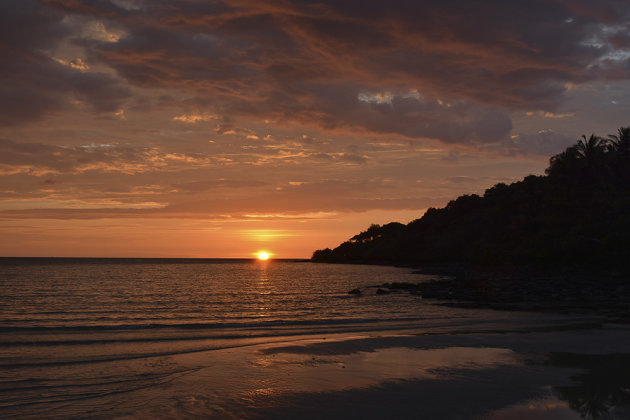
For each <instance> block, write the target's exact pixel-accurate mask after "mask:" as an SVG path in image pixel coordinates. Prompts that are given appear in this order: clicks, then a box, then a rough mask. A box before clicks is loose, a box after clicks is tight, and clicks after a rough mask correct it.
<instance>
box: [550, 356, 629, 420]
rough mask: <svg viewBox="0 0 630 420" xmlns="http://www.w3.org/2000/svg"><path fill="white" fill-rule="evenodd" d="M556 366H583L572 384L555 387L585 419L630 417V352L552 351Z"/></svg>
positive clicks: (557, 393) (560, 395)
mask: <svg viewBox="0 0 630 420" xmlns="http://www.w3.org/2000/svg"><path fill="white" fill-rule="evenodd" d="M550 362H551V365H552V366H555V367H569V368H577V369H580V370H581V372H580V373H577V374H575V375H572V376H571V379H572V381H573V383H572V384H570V385H564V386H555V387H554V388H553V390H554V392H555V394H556V395H557V396H558V398H559V399H561V400H563V401H567V402H568V403H569V406H570V407H571V408H572V409H573V410H575V411H577V412H578V413H580V415H581V416H582V417H583V418H585V419H603V418H609V416H611V415H613V417H612V418H630V355H629V354H609V355H590V354H573V353H552V354H551V355H550Z"/></svg>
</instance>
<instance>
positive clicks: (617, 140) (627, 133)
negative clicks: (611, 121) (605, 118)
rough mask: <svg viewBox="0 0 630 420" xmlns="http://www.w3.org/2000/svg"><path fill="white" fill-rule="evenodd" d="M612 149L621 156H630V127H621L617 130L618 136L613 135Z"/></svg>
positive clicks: (611, 138)
mask: <svg viewBox="0 0 630 420" xmlns="http://www.w3.org/2000/svg"><path fill="white" fill-rule="evenodd" d="M608 137H609V138H610V149H611V151H614V152H617V153H618V154H619V155H620V156H623V157H628V156H630V127H621V128H619V129H618V130H617V134H611V135H609V136H608Z"/></svg>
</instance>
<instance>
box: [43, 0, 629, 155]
mask: <svg viewBox="0 0 630 420" xmlns="http://www.w3.org/2000/svg"><path fill="white" fill-rule="evenodd" d="M45 3H46V4H47V5H49V6H50V8H49V9H47V10H48V13H50V14H52V15H54V12H52V11H51V10H53V9H56V10H59V11H61V12H63V13H70V14H78V15H80V16H82V19H84V20H89V21H94V22H105V24H106V26H108V27H109V26H111V27H116V28H120V33H121V35H120V38H119V39H118V40H117V42H109V41H102V40H95V39H93V38H92V39H82V40H81V42H82V44H81V45H84V46H85V48H86V51H87V52H88V53H89V60H90V61H92V62H94V63H100V64H101V65H105V66H108V67H110V68H112V69H114V70H115V71H116V73H117V74H118V75H120V76H121V77H122V78H124V79H125V80H126V81H128V82H129V83H131V84H132V85H134V86H141V87H150V88H161V89H172V88H176V89H183V90H184V91H187V92H188V93H189V94H190V95H192V97H194V98H195V99H194V100H195V101H196V102H197V103H199V104H203V103H206V104H209V105H208V106H209V109H207V112H208V113H210V114H213V113H215V112H216V111H217V110H220V112H221V114H222V115H226V116H227V117H230V118H238V117H248V118H249V117H256V118H259V119H261V120H263V119H265V120H272V121H276V122H278V123H282V122H286V123H294V122H297V123H299V124H302V125H304V126H308V125H315V126H317V127H318V128H323V129H325V130H330V131H334V130H338V131H343V130H346V131H350V130H353V131H355V132H360V133H367V134H370V133H374V134H379V133H380V134H393V135H397V136H402V137H407V138H412V139H415V138H433V139H439V140H442V141H444V142H447V143H467V144H475V143H477V144H486V143H493V142H500V141H505V140H507V139H508V134H509V132H510V130H511V127H512V126H511V121H510V118H509V116H508V115H509V113H510V112H511V111H514V110H525V111H530V112H539V111H540V112H548V113H550V114H549V115H556V114H553V113H554V112H556V109H557V108H558V106H559V105H560V104H562V103H563V101H564V99H565V92H566V90H567V86H568V84H569V83H572V84H581V83H588V82H590V81H594V80H605V79H608V78H617V79H619V78H621V79H627V78H628V77H630V75H629V74H628V72H627V68H626V67H624V66H626V65H627V60H626V61H624V60H623V59H621V58H619V57H623V53H624V51H626V52H627V51H628V46H627V42H626V39H625V37H624V35H623V31H621V30H613V29H614V28H620V27H621V28H623V27H626V26H627V25H628V23H629V22H630V7H628V5H627V3H625V2H622V1H618V0H606V1H601V2H597V3H594V2H585V1H581V0H579V1H578V0H555V1H554V0H551V1H548V0H534V1H530V2H526V3H524V2H505V1H500V0H491V1H486V2H481V3H480V2H469V1H464V0H443V1H436V0H428V1H423V2H412V1H403V0H397V1H393V2H382V1H376V0H368V1H363V0H362V1H359V0H343V1H332V0H329V1H322V2H316V3H313V2H310V1H297V0H294V1H286V2H280V3H278V2H277V1H271V0H260V1H256V2H254V1H253V0H224V1H213V2H205V1H203V2H202V1H186V2H171V1H160V2H145V1H135V2H132V1H125V2H122V1H118V2H116V3H112V2H106V1H99V2H91V3H88V4H86V3H85V2H79V1H76V0H47V1H46V2H45ZM57 26H58V25H57ZM57 26H55V25H52V27H54V28H57ZM615 57H616V58H615ZM624 69H626V70H624ZM111 83H115V80H112V81H111ZM108 91H109V90H108ZM410 92H416V96H413V95H410V94H409V93H410ZM102 93H103V94H104V93H105V92H102ZM122 93H123V92H120V93H119V94H118V96H117V98H118V99H122V97H123V96H124V95H123V94H122ZM366 95H368V96H367V97H370V96H369V95H373V96H372V97H374V98H378V97H379V95H381V96H380V97H381V98H382V99H383V100H382V101H372V102H370V101H366V100H364V99H365V98H366ZM95 96H99V95H93V96H91V97H89V100H91V101H92V102H96V98H95ZM114 99H115V98H110V100H109V102H113V101H114ZM449 104H450V106H449ZM98 105H99V103H98V102H96V106H95V109H96V110H97V111H98V109H99V108H98ZM202 111H203V110H202ZM204 112H206V111H204ZM228 130H229V129H225V130H224V131H228Z"/></svg>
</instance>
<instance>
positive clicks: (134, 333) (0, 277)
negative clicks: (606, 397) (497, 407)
mask: <svg viewBox="0 0 630 420" xmlns="http://www.w3.org/2000/svg"><path fill="white" fill-rule="evenodd" d="M434 278H435V277H434V276H429V275H420V274H414V273H413V270H412V269H409V268H397V267H386V266H365V265H329V264H313V263H310V262H308V261H299V260H271V261H254V260H186V259H179V260H173V259H71V258H51V259H47V258H22V259H20V258H14V259H11V258H5V259H2V260H0V290H1V291H2V294H1V297H0V417H16V418H38V417H42V416H43V417H51V418H52V417H58V418H68V417H76V418H83V417H84V418H95V417H96V418H98V417H102V418H110V417H118V416H123V417H124V416H131V417H132V418H135V417H145V418H146V417H156V416H157V417H165V418H186V417H194V418H196V417H220V418H248V417H252V418H254V417H257V416H258V415H254V414H256V413H258V414H260V413H259V412H258V411H257V410H258V408H259V406H260V404H261V402H260V401H257V400H256V401H257V402H256V401H254V400H252V399H251V398H253V397H252V396H251V393H252V392H254V391H252V389H253V388H252V387H254V388H255V390H258V391H260V389H264V390H266V391H264V392H270V393H275V394H273V395H276V394H278V393H282V392H285V393H286V392H297V391H296V390H297V389H299V388H300V387H302V388H304V386H303V385H304V381H307V382H308V381H312V380H314V379H313V378H319V379H317V380H316V381H315V382H317V381H319V382H317V384H316V385H312V386H310V385H309V386H308V387H305V388H304V389H302V390H301V391H300V392H314V390H317V392H321V391H325V390H334V389H336V387H337V385H338V384H339V383H343V384H346V382H347V378H346V380H341V379H339V378H337V377H336V376H335V375H336V373H334V372H336V371H334V372H329V373H328V374H326V375H323V374H322V373H318V375H319V376H317V375H315V376H313V377H309V376H308V375H306V377H305V376H304V374H305V371H304V369H308V367H305V366H308V363H307V364H306V365H305V364H304V363H306V362H309V363H310V362H311V361H315V360H316V357H315V356H310V353H309V357H307V358H304V355H302V356H300V357H302V359H299V360H294V359H292V358H295V357H297V356H295V354H299V352H297V353H295V352H293V353H292V354H294V356H290V357H289V356H287V358H286V359H285V360H284V362H283V363H284V364H278V363H277V361H278V359H275V358H276V357H277V354H278V352H275V351H272V350H269V349H270V348H274V346H286V345H287V343H291V345H294V346H295V345H307V344H314V343H319V342H322V341H324V340H327V342H328V343H333V342H344V343H349V342H353V343H354V342H355V341H356V340H357V339H365V338H366V337H371V338H372V339H376V338H378V339H381V340H382V339H383V337H398V338H400V337H405V336H416V337H417V336H418V335H425V336H428V335H442V336H449V337H453V336H455V335H457V334H462V333H465V332H468V333H470V332H474V331H480V330H483V331H488V330H494V331H511V330H514V329H518V328H520V327H523V326H527V328H530V327H531V326H532V325H533V326H540V325H542V324H544V325H546V326H548V325H550V324H553V325H556V326H559V325H560V326H563V325H571V324H572V323H574V322H578V321H579V322H582V321H583V320H577V321H576V320H575V319H574V318H572V317H562V316H557V317H553V316H549V315H540V314H523V313H514V312H512V313H507V312H498V311H487V310H478V309H461V308H450V307H446V306H441V305H436V304H434V303H433V302H426V301H424V300H423V299H422V298H421V297H420V296H415V295H411V294H407V293H390V294H377V293H376V290H377V286H378V285H382V284H384V283H388V282H411V283H417V282H422V281H427V280H431V279H434ZM356 288H359V289H360V290H362V292H363V293H362V294H361V295H360V296H357V295H353V294H349V293H348V292H349V291H350V290H352V289H356ZM353 340H354V341H353ZM394 347H395V346H394ZM403 347H404V346H403ZM407 347H409V346H407ZM443 347H444V346H443ZM446 347H451V346H450V345H449V346H446ZM456 347H457V348H459V347H461V346H456ZM476 347H479V346H478V345H477V346H476ZM499 347H500V346H499ZM252 349H255V351H254V350H252ZM265 349H266V350H265ZM346 350H347V349H346ZM346 350H344V351H346ZM495 350H496V348H495V347H493V351H495ZM252 351H253V353H252ZM357 351H359V352H363V350H361V349H360V350H357ZM365 351H366V352H368V353H369V352H374V351H375V350H374V349H367V350H365ZM247 352H249V353H247ZM265 352H268V353H265ZM288 353H291V352H288ZM333 353H334V352H333ZM351 353H352V352H351ZM261 354H269V356H268V357H267V358H264V360H262V361H261V360H260V358H261V357H262V356H260V355H261ZM414 354H415V353H414ZM467 354H469V355H470V354H472V353H471V352H468V353H467ZM252 355H255V357H254V356H252ZM329 356H330V357H332V355H331V354H329ZM495 356H496V357H497V358H498V360H502V358H503V357H504V356H505V354H503V353H501V354H498V355H495ZM310 357H312V359H311V358H310ZM401 357H403V358H408V359H409V360H415V359H414V357H412V356H410V355H404V356H401ZM479 357H481V355H480V356H479ZM484 357H485V358H484V359H483V360H486V359H488V356H487V354H486V355H485V356H484ZM265 360H266V361H265ZM269 360H274V361H275V362H274V363H276V364H273V363H270V362H269ZM292 360H293V362H292ZM331 360H337V359H334V357H333V359H331ZM305 361H306V362H305ZM329 362H330V360H329ZM337 362H339V360H337ZM337 362H334V363H333V362H330V363H332V365H334V366H337V365H335V363H337ZM257 363H262V364H260V365H258V364H257ZM269 363H270V364H269ZM330 363H329V364H326V366H327V367H328V368H330V366H332V365H330ZM339 363H343V362H339ZM329 365H330V366H329ZM337 367H338V366H337ZM345 368H346V367H345V365H344V366H343V369H345ZM383 369H384V371H383V372H385V373H382V372H381V373H382V374H383V375H384V376H383V377H382V378H381V377H380V376H379V378H381V379H383V378H384V379H385V380H392V379H400V378H401V377H406V375H407V374H404V373H400V372H399V373H397V374H395V375H394V374H393V373H392V372H390V371H389V370H387V369H388V368H383ZM397 369H399V370H400V369H401V368H400V366H398V367H397ZM406 369H410V367H409V366H407V368H406ZM200 372H203V374H202V373H200ZM263 372H265V373H263ZM296 372H301V374H300V376H299V378H296V377H294V378H293V379H290V378H291V375H294V376H295V375H296V374H297V373H296ZM320 372H323V369H320ZM361 372H362V373H361ZM361 372H359V373H357V375H359V377H362V376H361V375H363V376H364V377H365V378H367V377H368V376H369V375H367V376H366V374H365V372H363V371H361ZM200 375H201V376H200ZM257 375H258V376H262V377H266V378H271V379H273V381H275V382H274V383H275V388H274V386H273V385H272V386H267V387H266V388H265V387H263V388H261V387H260V383H258V382H256V384H253V385H252V384H250V381H251V380H252V378H254V377H258V376H257ZM322 375H323V376H322ZM392 375H394V376H393V377H392ZM193 377H195V378H196V379H195V380H194V381H192V380H191V378H193ZM274 378H275V379H274ZM335 378H336V379H335ZM365 378H364V379H365ZM271 379H270V380H271ZM381 379H378V378H376V379H375V378H372V379H370V380H368V381H367V382H366V383H369V384H372V385H374V384H378V383H380V382H379V381H380V380H381ZM366 380H367V379H366ZM191 381H192V382H191ZM273 381H272V382H273ZM326 381H328V382H330V383H328V384H327V385H326V383H327V382H326ZM320 382H321V383H320ZM359 382H360V383H362V384H363V385H360V386H358V385H356V384H355V385H352V384H354V382H352V381H350V385H347V386H346V385H344V386H343V387H342V388H343V389H351V388H353V386H354V387H355V388H356V387H357V386H358V387H359V388H361V387H363V386H365V384H366V383H363V382H361V381H359ZM176 383H177V384H179V385H175V384H176ZM193 383H194V384H196V385H192V384H193ZM200 384H201V385H203V386H204V388H203V389H205V391H199V390H198V389H197V387H198V386H200ZM335 384H337V385H335ZM193 388H194V392H193ZM208 389H210V390H211V392H208ZM258 391H256V392H258ZM191 395H192V396H191ZM243 395H245V397H244V396H243ZM248 395H249V397H247V396H248ZM256 395H257V396H260V395H259V394H256ZM190 398H193V400H194V401H202V400H203V401H204V403H203V404H200V403H199V404H196V405H195V404H193V405H194V407H195V408H194V409H191V408H190V407H189V406H188V405H190V404H191V401H192V400H190ZM248 398H250V399H248ZM252 401H254V402H252ZM269 401H270V400H269V399H266V400H265V404H268V403H269ZM187 404H188V405H187ZM146 410H149V411H146ZM276 414H277V413H276ZM263 417H264V416H263ZM272 417H275V415H274V416H272Z"/></svg>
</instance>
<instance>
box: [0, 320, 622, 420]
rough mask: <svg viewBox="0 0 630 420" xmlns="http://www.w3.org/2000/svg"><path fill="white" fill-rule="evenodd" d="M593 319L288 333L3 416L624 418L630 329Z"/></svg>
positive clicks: (159, 362) (188, 357) (160, 362)
mask: <svg viewBox="0 0 630 420" xmlns="http://www.w3.org/2000/svg"><path fill="white" fill-rule="evenodd" d="M594 322H595V323H596V320H594V319H592V318H586V319H582V318H562V319H560V318H559V319H555V320H554V321H553V322H552V323H555V325H556V327H555V329H554V328H550V330H549V331H537V330H536V328H535V326H531V325H530V326H527V325H523V326H521V327H513V328H511V329H510V330H505V329H498V328H496V327H493V326H487V328H484V330H483V331H481V330H480V329H479V326H477V327H476V328H472V329H471V328H468V329H461V330H459V331H454V330H449V331H437V330H432V331H431V332H430V333H428V332H427V331H422V330H417V331H412V330H409V331H403V332H401V331H397V332H391V333H387V332H373V333H366V334H328V335H316V336H308V337H303V336H302V337H286V338H284V339H281V340H278V341H275V342H264V343H248V344H246V345H244V346H240V347H234V348H226V349H220V350H213V351H203V352H193V353H188V354H179V355H174V356H161V357H156V358H148V359H143V360H139V361H137V363H152V364H155V365H156V366H159V367H160V369H162V370H164V371H168V372H170V373H169V374H166V375H164V376H163V377H161V378H160V380H159V381H152V382H150V383H148V384H146V386H144V387H139V388H137V389H135V390H133V391H131V392H121V393H115V392H112V393H111V394H109V395H101V396H97V397H90V398H85V399H84V400H81V399H77V400H73V401H64V402H60V403H59V404H57V405H54V404H46V405H45V409H46V411H45V412H43V411H40V410H39V409H38V405H37V404H34V405H32V406H30V407H14V410H17V411H10V412H6V411H5V412H4V413H3V416H4V417H11V416H15V417H20V418H28V417H32V418H35V417H40V416H46V417H52V418H55V417H56V418H67V417H79V418H80V417H89V418H231V419H237V418H245V419H267V418H269V419H272V418H273V419H277V418H280V419H290V418H307V419H308V418H313V419H315V418H327V419H337V418H338V419H346V418H427V419H467V418H482V419H546V418H549V419H579V418H581V415H584V416H591V417H590V418H604V417H603V416H604V415H615V416H617V417H614V418H628V415H630V405H629V404H630V400H629V397H628V394H627V392H626V391H624V390H627V389H628V387H630V372H629V369H630V368H629V366H630V326H628V325H623V324H611V325H606V324H604V325H600V326H596V327H595V326H594V325H595V324H592V323H594ZM589 323H591V324H589ZM589 325H590V326H589ZM102 374H103V375H106V372H102ZM43 407H44V405H42V406H41V408H42V409H43ZM606 418H608V417H606Z"/></svg>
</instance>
